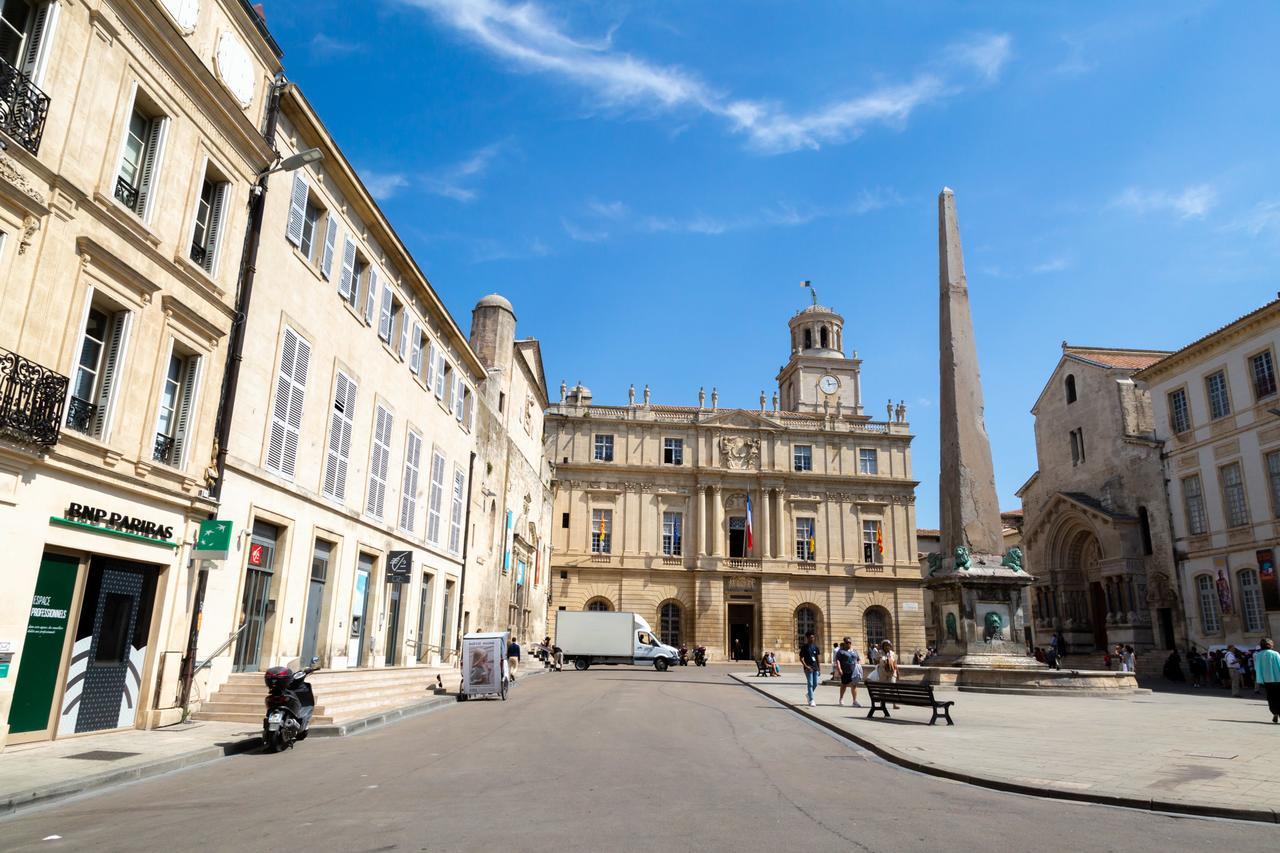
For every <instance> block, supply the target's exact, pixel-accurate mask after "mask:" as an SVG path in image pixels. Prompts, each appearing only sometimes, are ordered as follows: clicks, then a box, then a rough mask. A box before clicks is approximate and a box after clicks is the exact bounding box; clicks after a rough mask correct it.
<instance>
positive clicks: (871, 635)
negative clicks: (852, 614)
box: [862, 607, 889, 648]
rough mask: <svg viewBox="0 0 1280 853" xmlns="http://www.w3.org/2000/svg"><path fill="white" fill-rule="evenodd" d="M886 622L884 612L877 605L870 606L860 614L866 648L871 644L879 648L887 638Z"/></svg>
mask: <svg viewBox="0 0 1280 853" xmlns="http://www.w3.org/2000/svg"><path fill="white" fill-rule="evenodd" d="M887 623H888V619H886V618H885V612H884V611H883V610H881V609H880V608H879V607H870V608H868V609H867V611H866V612H865V613H863V614H862V627H863V629H864V630H865V631H866V634H867V648H872V647H873V646H874V647H876V648H879V646H880V644H881V643H883V642H884V641H885V640H887V639H889V626H888V624H887Z"/></svg>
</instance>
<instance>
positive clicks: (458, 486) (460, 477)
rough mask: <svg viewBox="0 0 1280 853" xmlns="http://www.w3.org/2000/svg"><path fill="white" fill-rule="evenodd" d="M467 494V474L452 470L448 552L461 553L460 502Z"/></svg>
mask: <svg viewBox="0 0 1280 853" xmlns="http://www.w3.org/2000/svg"><path fill="white" fill-rule="evenodd" d="M466 494H467V475H466V474H464V473H463V472H462V469H460V468H454V470H453V504H452V506H450V508H449V552H450V553H451V554H460V553H462V504H463V501H464V500H465V499H466Z"/></svg>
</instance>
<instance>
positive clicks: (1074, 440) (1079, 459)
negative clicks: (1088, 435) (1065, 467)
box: [1071, 427, 1084, 465]
mask: <svg viewBox="0 0 1280 853" xmlns="http://www.w3.org/2000/svg"><path fill="white" fill-rule="evenodd" d="M1071 464H1072V465H1082V464H1084V428H1083V427H1082V428H1080V429H1073V430H1072V431H1071Z"/></svg>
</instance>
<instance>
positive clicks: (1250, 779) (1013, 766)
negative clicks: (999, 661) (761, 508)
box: [732, 667, 1280, 823]
mask: <svg viewBox="0 0 1280 853" xmlns="http://www.w3.org/2000/svg"><path fill="white" fill-rule="evenodd" d="M792 670H793V672H791V673H787V674H785V675H784V676H783V677H782V678H768V679H766V678H757V677H755V675H754V674H753V673H750V672H737V673H733V674H732V677H733V678H735V679H737V680H738V681H741V682H742V683H744V684H747V685H749V686H751V687H753V688H755V689H757V690H759V691H760V692H761V693H764V694H765V695H767V696H770V697H772V698H774V699H776V700H777V701H779V702H782V703H783V704H786V705H789V706H790V707H792V708H793V709H794V710H795V711H797V712H798V713H800V714H803V715H805V716H807V717H809V718H810V719H812V720H814V721H815V722H817V723H819V724H821V725H823V726H825V727H827V728H829V729H831V730H833V731H835V732H837V733H839V734H841V735H843V736H845V737H847V738H849V739H850V740H853V741H855V742H857V743H858V744H860V745H862V746H864V747H866V748H868V749H870V750H872V751H873V752H875V753H877V754H878V755H880V756H881V757H883V758H885V759H887V760H889V761H891V762H893V763H895V764H899V765H902V766H904V767H909V768H911V769H914V770H920V771H922V772H925V773H930V774H932V775H936V776H942V777H945V778H950V779H956V780H958V781H963V782H968V783H971V784H976V785H982V786H984V787H989V788H995V789H998V790H1006V791H1014V792H1017V793H1025V794H1032V795H1036V796H1049V797H1058V798H1062V799H1070V800H1083V801H1089V802H1099V803H1107V804H1110V805H1121V806H1127V807H1131V808H1142V809H1150V810H1154V811H1167V812H1177V813H1183V814H1195V815H1211V816H1216V817H1228V818H1238V819H1245V820H1257V821H1264V822H1268V823H1276V822H1280V813H1278V812H1277V811H1276V809H1275V808H1274V806H1275V803H1276V800H1275V791H1276V790H1277V788H1278V787H1280V725H1272V724H1271V714H1270V712H1268V711H1267V706H1266V701H1265V700H1263V699H1262V698H1260V697H1254V696H1253V695H1252V694H1247V696H1246V697H1241V698H1239V699H1232V698H1231V697H1229V696H1226V695H1223V694H1221V693H1218V692H1216V691H1215V692H1207V693H1195V694H1185V693H1149V694H1148V693H1144V694H1141V695H1136V696H1134V695H1129V696H1124V697H1095V696H1022V695H991V694H984V693H969V692H958V691H955V690H937V691H936V695H937V696H938V698H940V699H945V700H948V701H954V702H955V703H956V704H955V705H954V706H953V707H952V708H951V717H952V719H953V720H955V726H947V725H946V723H945V722H942V723H939V724H938V725H935V726H929V725H927V724H928V722H929V717H930V716H931V712H930V711H929V709H927V708H907V707H904V708H902V709H901V710H899V711H895V710H893V709H892V708H891V709H890V711H889V713H890V714H892V715H893V716H892V718H891V719H889V720H886V719H884V718H883V717H882V716H880V715H877V716H876V718H875V719H867V711H868V708H867V707H866V706H867V705H868V701H867V693H866V690H865V689H863V690H860V691H859V701H861V702H862V704H863V706H864V707H863V708H850V707H849V705H848V699H847V697H846V700H845V705H844V707H838V706H837V705H836V698H837V696H838V695H839V689H838V688H837V687H834V686H830V685H826V684H824V685H822V686H821V687H819V689H818V692H817V694H816V698H817V700H818V707H816V708H809V707H807V706H806V700H805V689H804V679H803V677H802V676H801V675H800V673H799V671H798V670H795V668H794V667H792Z"/></svg>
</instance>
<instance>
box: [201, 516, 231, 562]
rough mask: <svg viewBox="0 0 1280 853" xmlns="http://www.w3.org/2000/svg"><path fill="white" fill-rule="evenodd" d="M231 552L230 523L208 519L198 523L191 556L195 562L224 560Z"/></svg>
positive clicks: (217, 519) (218, 519)
mask: <svg viewBox="0 0 1280 853" xmlns="http://www.w3.org/2000/svg"><path fill="white" fill-rule="evenodd" d="M230 552H231V522H229V521H223V520H222V519H220V518H210V519H206V520H204V521H202V522H200V534H199V535H198V536H196V544H195V547H193V548H192V549H191V556H192V558H193V559H196V560H225V559H227V555H228V554H229V553H230Z"/></svg>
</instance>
